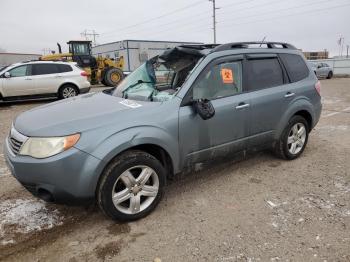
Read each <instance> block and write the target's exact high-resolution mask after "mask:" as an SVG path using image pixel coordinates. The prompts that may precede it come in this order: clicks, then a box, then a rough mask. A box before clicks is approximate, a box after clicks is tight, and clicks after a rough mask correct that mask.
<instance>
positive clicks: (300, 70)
mask: <svg viewBox="0 0 350 262" xmlns="http://www.w3.org/2000/svg"><path fill="white" fill-rule="evenodd" d="M280 57H281V59H282V62H283V64H284V66H285V67H286V69H287V72H288V75H289V78H290V81H291V82H292V83H293V82H297V81H300V80H302V79H304V78H306V77H307V76H308V75H309V69H308V67H307V66H306V64H305V62H304V59H303V58H302V57H301V56H300V55H294V54H280Z"/></svg>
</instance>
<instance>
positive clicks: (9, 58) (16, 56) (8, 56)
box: [0, 53, 41, 67]
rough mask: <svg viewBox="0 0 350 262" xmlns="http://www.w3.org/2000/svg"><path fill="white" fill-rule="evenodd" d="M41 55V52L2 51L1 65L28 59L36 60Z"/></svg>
mask: <svg viewBox="0 0 350 262" xmlns="http://www.w3.org/2000/svg"><path fill="white" fill-rule="evenodd" d="M40 56H41V55H39V54H22V53H0V67H2V66H7V65H11V64H13V63H18V62H22V61H26V60H36V59H38V58H39V57H40Z"/></svg>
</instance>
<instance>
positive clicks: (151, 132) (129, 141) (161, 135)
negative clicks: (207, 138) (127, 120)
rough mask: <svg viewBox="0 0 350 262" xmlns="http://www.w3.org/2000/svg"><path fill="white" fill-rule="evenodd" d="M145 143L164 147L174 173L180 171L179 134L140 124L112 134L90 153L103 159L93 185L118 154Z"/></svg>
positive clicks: (93, 186)
mask: <svg viewBox="0 0 350 262" xmlns="http://www.w3.org/2000/svg"><path fill="white" fill-rule="evenodd" d="M164 141H167V142H164ZM145 144H151V145H155V146H158V147H160V148H162V149H163V150H164V151H165V152H166V153H167V154H168V155H169V157H170V160H171V163H172V166H173V169H174V173H176V172H178V171H179V165H180V159H179V153H178V141H177V136H176V137H172V136H171V135H170V134H169V133H168V132H166V131H165V130H163V129H161V128H159V127H155V126H138V127H135V128H128V129H124V130H121V131H119V132H117V133H114V134H112V135H110V136H109V137H108V138H107V139H105V140H103V141H102V142H101V143H100V144H98V145H97V146H96V147H95V149H94V150H93V151H92V152H90V153H89V154H91V155H92V156H94V157H96V158H98V159H100V160H101V161H100V164H99V165H98V167H97V168H96V175H95V177H94V178H93V179H92V181H91V183H92V184H91V187H92V188H96V186H97V183H98V181H99V179H100V176H101V175H102V173H103V170H104V169H105V168H106V166H107V165H108V164H109V163H110V161H112V160H113V159H114V158H115V157H116V156H118V155H119V154H121V153H122V152H124V151H126V150H128V149H130V148H133V147H136V146H141V145H145ZM111 145H116V146H111Z"/></svg>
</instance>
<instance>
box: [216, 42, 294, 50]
mask: <svg viewBox="0 0 350 262" xmlns="http://www.w3.org/2000/svg"><path fill="white" fill-rule="evenodd" d="M252 45H259V46H258V48H262V46H266V48H286V49H297V48H296V47H295V46H293V45H291V44H288V43H283V42H265V41H264V42H261V41H260V42H234V43H228V44H223V45H219V46H218V47H216V48H214V49H213V50H212V52H218V51H223V50H230V49H235V48H237V49H240V48H250V47H249V46H252ZM279 46H281V47H279Z"/></svg>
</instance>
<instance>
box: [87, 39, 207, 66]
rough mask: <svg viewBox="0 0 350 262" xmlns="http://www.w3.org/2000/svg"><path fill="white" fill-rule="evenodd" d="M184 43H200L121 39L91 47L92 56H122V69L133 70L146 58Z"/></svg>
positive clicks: (114, 57)
mask: <svg viewBox="0 0 350 262" xmlns="http://www.w3.org/2000/svg"><path fill="white" fill-rule="evenodd" d="M184 44H200V43H194V42H172V41H149V40H122V41H118V42H112V43H107V44H102V45H98V46H95V47H93V48H92V54H93V55H94V56H102V57H109V58H112V59H118V58H119V57H121V56H123V58H124V61H125V63H124V68H123V71H133V70H135V69H136V68H137V67H139V66H140V65H141V64H142V63H143V62H145V61H146V60H147V59H149V58H152V57H154V56H156V55H159V54H161V53H162V52H163V51H164V50H166V49H168V48H173V47H175V46H178V45H184Z"/></svg>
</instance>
